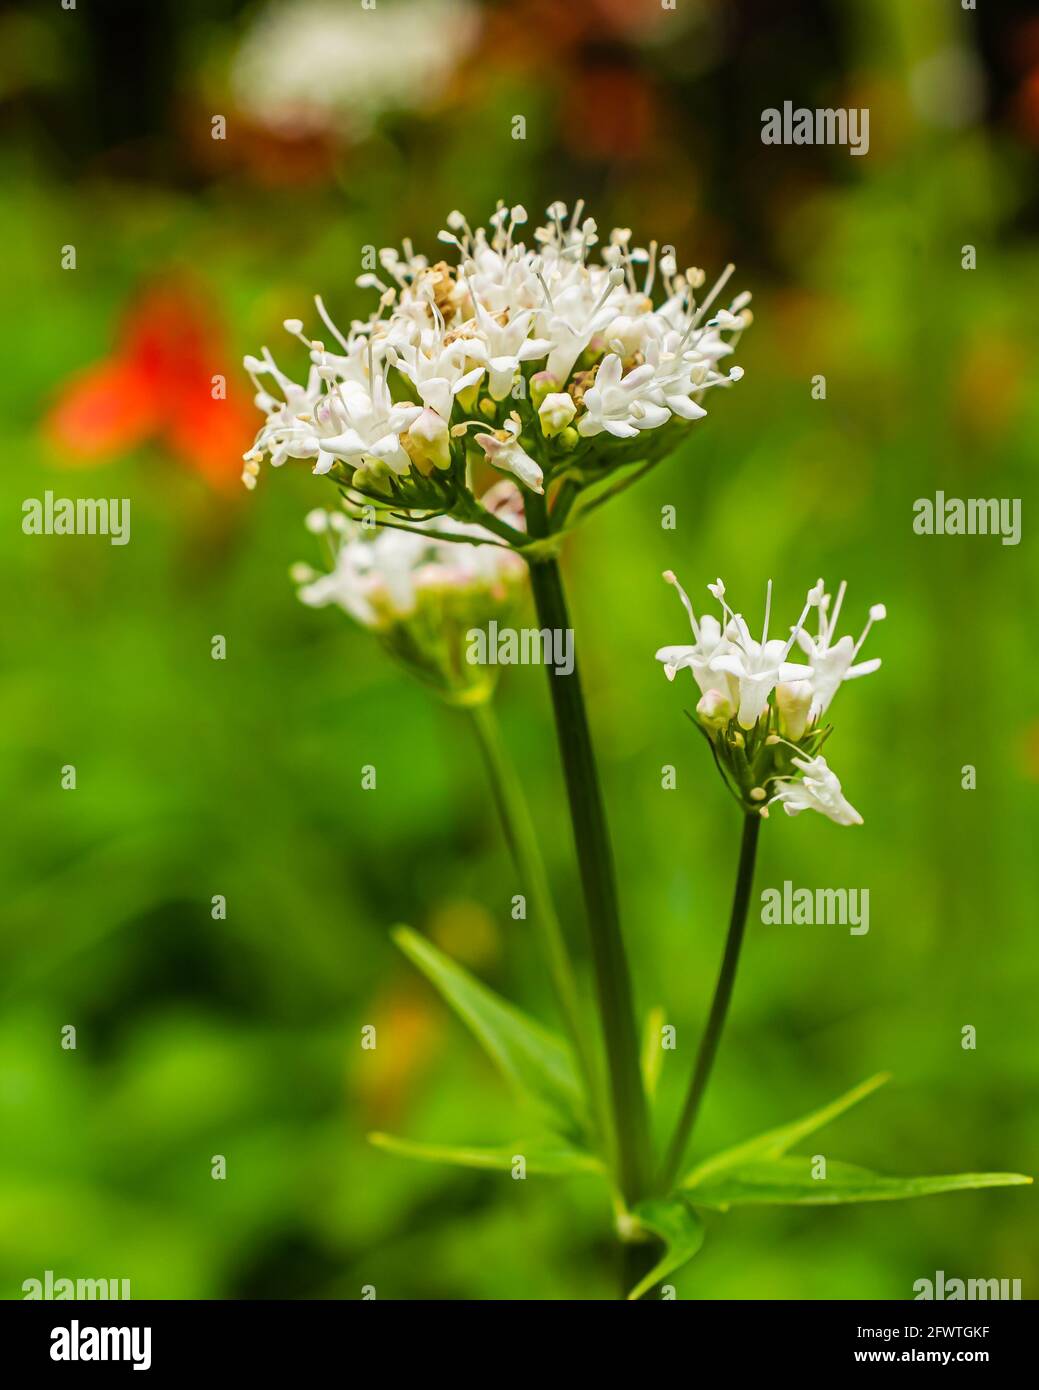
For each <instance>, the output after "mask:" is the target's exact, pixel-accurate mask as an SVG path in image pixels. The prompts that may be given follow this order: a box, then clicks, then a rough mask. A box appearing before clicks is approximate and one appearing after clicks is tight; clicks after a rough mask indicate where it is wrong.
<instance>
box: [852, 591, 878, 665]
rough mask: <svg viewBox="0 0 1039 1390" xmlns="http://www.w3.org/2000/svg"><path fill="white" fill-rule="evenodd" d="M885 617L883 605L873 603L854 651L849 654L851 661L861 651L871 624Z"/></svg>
mask: <svg viewBox="0 0 1039 1390" xmlns="http://www.w3.org/2000/svg"><path fill="white" fill-rule="evenodd" d="M886 617H887V609H886V608H885V607H884V605H883V604H882V603H875V604H874V605H873V607H872V608H871V609H870V610H869V618H868V620H867V622H866V626H865V627H864V628H863V630H862V636H861V637H860V638H859V640H858V641H857V642H856V643H855V650H854V651H853V652H852V654H851V659H852V661H854V660H855V658H856V657H857V656H858V654H859V652H860V650H861V649H862V644H863V642H865V640H866V635H867V633H868V632H869V630H870V628H871V627H872V626H873V624H874V623H879V622H880V621H881V620H882V619H884V618H886Z"/></svg>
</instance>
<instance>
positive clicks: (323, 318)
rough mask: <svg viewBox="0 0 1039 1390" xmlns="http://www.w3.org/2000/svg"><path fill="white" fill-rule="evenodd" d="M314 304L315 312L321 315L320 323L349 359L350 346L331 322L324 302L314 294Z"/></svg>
mask: <svg viewBox="0 0 1039 1390" xmlns="http://www.w3.org/2000/svg"><path fill="white" fill-rule="evenodd" d="M314 304H315V305H316V306H317V311H318V313H319V314H320V315H321V322H322V323H323V324H324V325H325V327H326V328H327V329H328V331H329V333H331V335H332V337H333V338H335V340H336V342H337V343H338V344H339V346H340V347H341V348H342V349H343V351H344V352H345V353H346V355H347V356H348V357H349V355H350V344H349V343H348V342H347V340H346V339H345V338H344V337H343V335H342V333H340V331H339V329H338V328H337V327H336V326H335V324H334V323H333V322H332V317H331V315H330V314H329V312H328V310H327V309H326V308H325V301H324V300H323V299H322V298H321V296H320V295H319V294H316V295H315V296H314Z"/></svg>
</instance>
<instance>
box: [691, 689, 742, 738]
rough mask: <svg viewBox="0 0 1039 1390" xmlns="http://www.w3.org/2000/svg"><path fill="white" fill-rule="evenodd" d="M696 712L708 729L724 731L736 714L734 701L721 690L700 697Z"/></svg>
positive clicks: (709, 691) (711, 691)
mask: <svg viewBox="0 0 1039 1390" xmlns="http://www.w3.org/2000/svg"><path fill="white" fill-rule="evenodd" d="M696 712H697V714H698V715H699V716H700V723H701V724H704V725H706V727H707V728H708V729H724V728H725V726H726V724H728V722H729V720H730V719H731V718H732V716H733V715H734V714H735V713H736V710H735V708H734V706H733V703H732V701H731V700H730V699H729V697H728V695H726V694H724V693H723V692H722V691H721V690H708V691H707V692H706V693H705V694H703V695H701V696H700V701H699V704H698V705H697V706H696Z"/></svg>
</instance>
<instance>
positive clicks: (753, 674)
mask: <svg viewBox="0 0 1039 1390" xmlns="http://www.w3.org/2000/svg"><path fill="white" fill-rule="evenodd" d="M707 587H708V588H709V589H710V591H711V593H712V594H714V596H715V598H717V599H718V600H719V601H720V602H721V605H722V608H723V610H724V612H725V614H726V616H727V617H728V619H729V621H728V625H727V627H726V629H725V632H726V636H727V637H728V639H729V643H730V646H731V650H730V651H728V652H722V653H720V654H719V655H717V656H715V657H712V659H711V670H712V671H723V672H725V674H726V675H730V676H733V677H734V678H735V679H736V680H737V681H738V682H739V697H740V706H739V713H738V714H737V716H736V718H737V720H738V722H739V724H740V726H741V727H742V728H744V729H752V728H753V727H754V725H755V724H756V723H757V722H758V720H759V719H760V718H761V716H762V714H764V712H765V710H766V708H767V705H768V697H769V695H770V694H771V693H772V691H773V690H774V689H775V687H776V685H778V684H779V682H780V681H783V682H787V681H798V680H804V679H806V678H807V677H808V676H810V675H811V668H810V667H807V666H799V665H796V664H793V663H791V662H788V661H787V657H788V656H789V654H790V648H791V647H792V646H793V645H794V639H795V638H796V636H797V634H798V632H799V631H800V629H801V624H802V623H803V622H804V620H805V618H806V617H807V616H808V613H809V610H810V609H811V608H814V607H815V606H816V605H817V604H818V603H819V601H820V599H821V598H822V592H823V590H822V584H821V583H819V584H817V585H816V586H815V588H813V589H810V590H809V592H808V597H807V598H806V600H805V606H804V609H803V610H802V613H801V616H800V618H799V619H798V620H797V625H796V626H795V627H794V629H793V631H792V632H791V634H790V637H789V639H788V640H787V641H786V642H784V641H782V640H781V639H780V638H778V637H777V638H772V639H771V640H770V639H769V635H768V624H769V617H770V614H771V609H772V581H771V579H770V580H769V581H768V586H767V588H766V598H765V622H764V625H763V627H762V631H761V641H760V642H756V641H755V640H754V638H753V637H751V635H750V630H749V628H748V627H747V624H746V623H745V622H744V620H743V617H742V615H741V614H739V613H733V611H732V609H731V608H730V607H729V605H728V604H727V603H726V602H725V585H724V584H723V583H722V582H721V580H720V579H719V580H718V581H717V583H715V584H709V585H708V586H707Z"/></svg>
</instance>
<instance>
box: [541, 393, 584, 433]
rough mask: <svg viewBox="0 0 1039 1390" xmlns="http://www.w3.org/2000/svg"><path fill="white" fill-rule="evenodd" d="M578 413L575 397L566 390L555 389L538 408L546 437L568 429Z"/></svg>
mask: <svg viewBox="0 0 1039 1390" xmlns="http://www.w3.org/2000/svg"><path fill="white" fill-rule="evenodd" d="M576 414H577V406H576V405H574V398H573V396H568V395H567V394H566V392H565V391H553V392H552V393H551V394H550V395H548V396H546V397H545V399H544V400H543V401H542V402H541V405H540V407H539V409H538V419H539V420H540V421H541V429H542V432H543V433H544V435H545V437H546V438H547V439H550V438H551V437H552V435H554V434H558V433H559V432H560V430H564V429H566V427H567V425H569V423H570V421H571V420H572V419H573V418H574V416H575V415H576Z"/></svg>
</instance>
